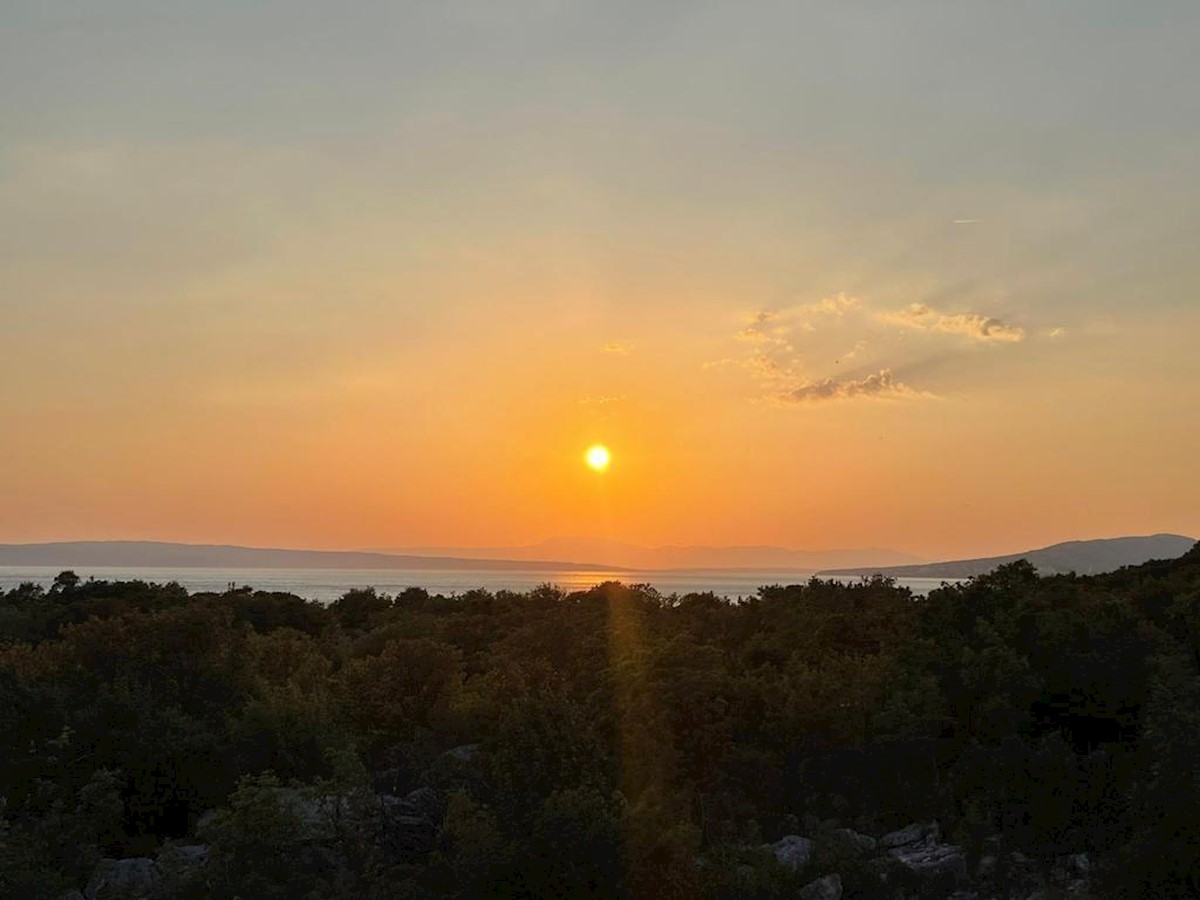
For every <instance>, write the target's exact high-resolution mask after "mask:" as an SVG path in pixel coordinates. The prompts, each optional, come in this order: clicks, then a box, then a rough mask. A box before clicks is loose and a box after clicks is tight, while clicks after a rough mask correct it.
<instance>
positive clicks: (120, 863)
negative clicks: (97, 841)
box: [83, 856, 161, 900]
mask: <svg viewBox="0 0 1200 900" xmlns="http://www.w3.org/2000/svg"><path fill="white" fill-rule="evenodd" d="M160 877H161V876H160V874H159V871H158V866H157V864H155V862H154V860H152V859H149V858H147V857H145V856H135V857H131V858H129V859H102V860H100V862H98V863H97V864H96V868H95V869H93V870H92V877H91V878H89V879H88V883H87V887H86V888H84V891H83V896H84V898H85V900H110V898H118V897H119V898H134V897H146V896H148V895H149V894H150V891H151V890H153V888H154V886H155V885H156V884H157V883H158V881H159V878H160Z"/></svg>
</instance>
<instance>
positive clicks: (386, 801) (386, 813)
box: [379, 787, 442, 863]
mask: <svg viewBox="0 0 1200 900" xmlns="http://www.w3.org/2000/svg"><path fill="white" fill-rule="evenodd" d="M379 802H380V806H381V808H382V811H383V815H382V818H381V821H380V831H379V843H380V847H381V849H382V850H383V852H384V854H385V856H386V857H387V858H388V859H389V860H390V861H392V862H396V863H407V862H414V861H416V860H418V859H420V858H421V857H423V856H425V855H427V854H428V853H429V852H430V851H432V850H433V848H434V845H435V844H436V843H437V836H438V829H439V828H440V827H441V821H442V809H441V803H440V802H439V800H438V796H437V794H436V793H435V792H434V791H433V789H432V788H428V787H423V788H417V789H416V790H415V791H412V792H411V793H409V794H407V795H406V796H404V797H394V796H391V795H387V794H385V795H383V796H381V797H380V798H379Z"/></svg>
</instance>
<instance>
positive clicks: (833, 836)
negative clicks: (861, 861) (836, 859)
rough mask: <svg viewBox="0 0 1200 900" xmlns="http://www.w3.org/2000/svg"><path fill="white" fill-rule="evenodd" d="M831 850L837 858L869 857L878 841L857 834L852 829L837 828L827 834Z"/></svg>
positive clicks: (868, 836)
mask: <svg viewBox="0 0 1200 900" xmlns="http://www.w3.org/2000/svg"><path fill="white" fill-rule="evenodd" d="M828 841H829V843H830V845H831V849H832V850H833V852H834V853H836V854H838V855H839V856H869V855H870V854H872V853H874V852H875V849H876V846H877V845H878V841H876V840H875V838H873V837H871V836H870V835H866V834H859V833H858V832H857V831H855V830H854V829H853V828H837V829H834V830H833V831H832V832H830V834H829V838H828Z"/></svg>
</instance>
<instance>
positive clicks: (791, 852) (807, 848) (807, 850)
mask: <svg viewBox="0 0 1200 900" xmlns="http://www.w3.org/2000/svg"><path fill="white" fill-rule="evenodd" d="M767 849H768V850H770V851H771V852H772V853H773V854H775V858H776V859H777V860H779V864H780V865H782V866H783V867H784V868H786V869H790V870H792V871H793V872H803V871H804V870H805V868H807V867H808V864H809V863H811V862H812V858H813V842H812V841H810V840H809V839H808V838H806V837H801V836H800V835H798V834H789V835H787V836H786V837H782V838H780V839H779V840H777V841H776V842H775V843H774V844H768V845H767Z"/></svg>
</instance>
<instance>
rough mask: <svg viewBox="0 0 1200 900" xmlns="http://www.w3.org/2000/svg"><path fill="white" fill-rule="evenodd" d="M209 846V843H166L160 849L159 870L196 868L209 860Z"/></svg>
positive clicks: (164, 871)
mask: <svg viewBox="0 0 1200 900" xmlns="http://www.w3.org/2000/svg"><path fill="white" fill-rule="evenodd" d="M209 853H210V851H209V848H208V845H207V844H166V845H164V846H163V848H162V849H161V850H159V851H158V859H157V860H156V862H157V863H158V868H159V871H161V872H163V873H164V874H165V873H166V872H168V871H174V870H181V869H194V868H196V867H197V866H202V865H204V864H205V863H206V862H208V857H209Z"/></svg>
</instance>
